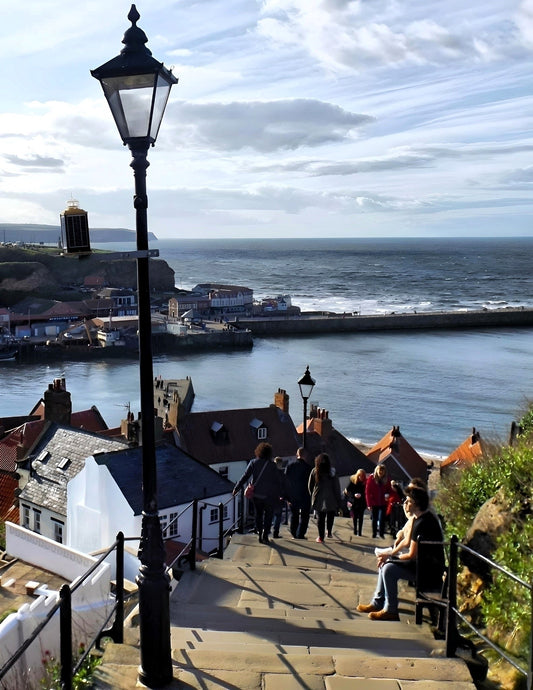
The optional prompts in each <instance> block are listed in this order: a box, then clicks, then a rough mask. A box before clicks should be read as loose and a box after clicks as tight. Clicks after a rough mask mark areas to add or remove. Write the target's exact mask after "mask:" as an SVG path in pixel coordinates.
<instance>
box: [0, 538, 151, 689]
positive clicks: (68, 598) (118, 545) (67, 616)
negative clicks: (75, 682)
mask: <svg viewBox="0 0 533 690" xmlns="http://www.w3.org/2000/svg"><path fill="white" fill-rule="evenodd" d="M133 539H137V537H134V538H133ZM124 541H126V539H125V537H124V535H123V534H122V532H119V533H118V534H117V538H116V540H115V542H114V543H113V544H112V545H111V546H110V547H109V548H108V549H107V551H105V553H103V554H102V555H101V556H100V558H99V559H98V560H97V561H96V562H95V563H93V565H92V566H91V567H90V568H89V569H88V570H87V571H86V572H85V573H84V574H83V575H82V576H81V577H80V578H79V580H77V581H76V583H75V584H74V585H72V586H71V585H67V584H64V585H62V587H61V589H60V590H59V600H58V601H57V602H56V603H55V604H54V605H53V606H52V607H51V609H50V611H49V612H48V614H47V615H46V616H45V617H44V619H43V620H42V621H41V622H40V623H39V625H37V627H36V628H35V630H34V631H33V632H32V634H31V635H30V636H29V637H28V638H27V639H26V640H24V642H23V643H22V644H21V645H20V647H19V648H18V649H17V650H16V651H15V652H14V653H13V654H12V656H11V657H10V659H9V660H8V661H6V663H5V664H4V665H3V666H2V668H0V682H1V681H2V679H3V678H4V677H5V676H6V674H7V673H8V672H9V671H10V670H11V669H12V668H13V666H14V665H15V664H16V663H17V661H18V660H19V659H20V658H21V656H22V655H23V654H24V652H25V651H26V650H27V649H28V648H29V647H30V645H31V644H32V643H33V642H35V640H36V639H37V638H38V637H39V635H40V633H41V632H42V631H43V630H44V628H45V627H46V626H47V625H48V624H49V623H50V621H51V620H52V618H53V617H54V616H55V614H56V613H57V612H58V611H59V635H60V659H59V664H60V682H61V690H72V678H73V676H74V675H75V674H76V673H77V672H78V671H79V669H80V668H81V667H82V665H83V663H84V662H85V660H86V659H87V657H88V656H89V654H90V653H91V651H92V649H93V647H97V648H99V646H100V642H101V640H102V639H103V638H104V637H110V638H111V639H112V640H113V641H114V642H117V643H122V642H123V640H124V601H125V598H126V597H125V595H124ZM113 551H116V578H115V603H114V604H113V607H112V609H111V612H110V613H109V615H108V616H107V617H106V620H105V621H104V623H103V625H102V626H101V627H100V629H99V630H98V631H97V633H96V635H95V636H94V637H93V638H92V639H91V640H90V641H89V642H88V644H87V645H86V647H85V648H84V652H83V654H82V655H81V656H80V657H79V659H77V660H76V665H75V666H74V667H73V654H72V595H73V594H74V592H76V590H77V589H78V588H79V587H80V586H81V585H82V584H83V582H85V580H87V578H88V577H90V576H91V575H92V574H93V573H94V572H95V570H96V569H97V568H98V567H99V566H100V565H101V564H102V563H103V562H104V561H105V559H106V558H107V557H108V556H109V555H110V554H111V553H113ZM113 615H114V621H113V624H112V625H111V627H110V628H106V626H107V625H108V623H109V621H110V620H111V618H112V617H113Z"/></svg>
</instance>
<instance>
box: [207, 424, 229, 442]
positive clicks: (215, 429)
mask: <svg viewBox="0 0 533 690" xmlns="http://www.w3.org/2000/svg"><path fill="white" fill-rule="evenodd" d="M210 431H211V436H212V437H213V440H214V441H215V443H222V442H224V441H227V440H228V430H227V429H226V427H225V426H224V424H222V423H221V422H213V423H212V424H211V429H210Z"/></svg>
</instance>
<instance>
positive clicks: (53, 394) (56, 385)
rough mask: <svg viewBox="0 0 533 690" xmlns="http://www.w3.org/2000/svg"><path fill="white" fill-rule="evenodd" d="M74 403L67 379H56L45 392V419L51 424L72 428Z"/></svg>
mask: <svg viewBox="0 0 533 690" xmlns="http://www.w3.org/2000/svg"><path fill="white" fill-rule="evenodd" d="M71 414H72V402H71V400H70V393H69V392H68V391H67V386H66V382H65V379H64V378H62V379H54V382H53V383H50V384H49V385H48V390H47V391H45V392H44V418H45V419H46V420H47V421H49V422H55V423H56V424H63V425H65V426H70V415H71Z"/></svg>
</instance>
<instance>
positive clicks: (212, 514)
mask: <svg viewBox="0 0 533 690" xmlns="http://www.w3.org/2000/svg"><path fill="white" fill-rule="evenodd" d="M222 519H223V520H227V519H228V506H227V505H226V506H224V508H223V509H222ZM209 522H210V523H213V522H218V508H211V510H210V511H209Z"/></svg>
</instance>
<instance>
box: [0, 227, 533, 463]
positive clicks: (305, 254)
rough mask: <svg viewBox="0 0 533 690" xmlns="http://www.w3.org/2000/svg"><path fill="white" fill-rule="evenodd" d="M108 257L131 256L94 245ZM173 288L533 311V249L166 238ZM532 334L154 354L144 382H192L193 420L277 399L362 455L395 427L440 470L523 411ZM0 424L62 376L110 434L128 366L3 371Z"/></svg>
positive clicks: (378, 338)
mask: <svg viewBox="0 0 533 690" xmlns="http://www.w3.org/2000/svg"><path fill="white" fill-rule="evenodd" d="M101 247H102V248H106V249H112V250H123V251H124V250H126V249H131V248H132V247H131V246H124V245H123V244H121V245H120V246H119V245H110V244H106V245H101ZM150 248H151V249H159V253H160V258H162V259H164V260H165V261H167V263H168V264H169V265H170V266H171V267H172V268H173V269H174V271H175V283H176V286H177V287H181V288H184V289H190V288H192V287H193V286H194V285H196V284H197V283H206V282H214V283H227V284H233V285H243V286H246V287H249V288H252V289H253V291H254V297H255V298H256V299H259V298H263V297H276V296H278V295H289V296H290V298H291V301H292V304H294V305H297V306H300V307H301V308H302V309H303V310H327V311H333V312H337V313H339V312H340V313H343V312H346V313H352V312H359V313H360V314H387V313H397V314H398V313H407V312H414V311H417V312H423V311H431V312H438V311H443V310H445V311H450V310H452V311H453V310H457V311H460V310H470V309H495V308H506V307H521V306H523V307H533V281H532V278H531V276H532V257H533V238H515V237H511V238H455V237H454V238H446V239H436V238H424V239H413V238H409V239H359V238H357V239H356V238H353V239H326V238H320V239H313V238H309V239H218V240H192V239H175V240H160V241H157V242H152V243H151V245H150ZM532 363H533V329H529V328H516V329H514V328H494V329H471V330H428V331H411V332H410V331H405V332H382V333H351V334H346V333H344V334H329V333H324V334H321V335H309V336H298V337H288V338H287V337H283V338H256V339H255V341H254V346H253V348H252V349H250V350H235V351H215V352H198V353H190V352H187V353H181V354H175V355H174V354H173V355H158V356H157V357H155V358H154V375H155V376H158V375H161V376H162V377H163V378H165V379H173V378H185V377H187V376H188V377H190V378H191V379H192V382H193V386H194V390H195V392H196V398H195V402H194V407H193V410H195V411H204V410H216V409H235V408H244V407H264V406H267V405H269V404H270V403H272V402H273V400H274V393H275V392H276V391H277V390H278V388H282V389H284V390H286V391H287V393H288V394H289V396H290V403H289V404H290V413H291V416H292V418H293V420H294V422H295V423H296V424H299V423H300V422H301V419H302V416H303V403H302V399H301V397H300V393H299V389H298V384H297V381H298V379H299V378H300V376H302V374H303V373H304V371H305V369H306V366H309V369H310V372H311V375H312V377H313V378H314V379H315V381H316V385H315V388H314V390H313V393H312V396H311V399H310V403H316V404H317V405H318V406H320V407H321V408H323V409H326V410H328V412H329V416H330V418H331V419H332V422H333V425H334V426H335V428H337V429H338V430H339V431H340V432H341V433H343V434H344V435H345V436H347V437H348V438H350V439H352V440H354V441H356V442H360V443H365V444H373V443H375V442H376V441H377V440H379V439H380V438H381V437H382V436H383V435H384V434H385V433H386V432H387V431H388V430H389V429H391V427H392V426H393V425H397V426H399V427H400V431H401V433H402V435H403V436H404V437H405V438H406V439H407V440H408V441H409V442H410V443H411V445H412V446H413V447H414V448H415V449H416V450H417V451H419V452H420V453H423V454H425V455H428V456H434V457H435V458H440V457H446V456H447V455H449V454H450V453H451V452H452V451H453V450H454V449H455V448H456V447H457V446H458V445H459V444H460V443H462V441H463V440H465V439H466V438H467V437H468V436H469V434H470V433H471V432H472V428H473V427H475V428H476V429H477V430H478V431H479V432H480V433H481V436H482V437H483V438H485V439H487V440H495V441H505V440H507V438H508V435H509V429H510V425H511V422H512V421H513V420H517V419H518V418H519V417H520V415H521V414H522V413H523V412H524V410H525V409H526V406H527V405H528V403H529V401H530V400H533V366H532ZM0 376H1V381H2V391H1V393H0V416H7V415H15V414H21V415H22V414H27V413H29V412H30V410H31V409H32V408H33V407H34V405H35V404H36V403H37V402H38V400H39V399H40V397H41V396H42V395H43V393H44V391H45V390H46V388H47V387H48V384H49V383H51V382H52V380H53V379H54V378H57V377H65V378H66V382H67V388H68V390H69V391H70V392H71V395H72V405H73V409H74V410H81V409H86V408H88V407H89V406H91V405H95V406H96V407H97V408H98V409H99V411H100V412H101V414H102V415H103V417H104V419H105V420H106V422H107V424H108V425H109V426H110V427H111V426H116V425H118V423H119V422H120V419H121V418H123V417H124V416H125V413H126V410H128V409H131V411H133V412H134V413H137V411H138V409H139V371H138V362H137V360H136V359H134V358H133V359H125V360H116V359H113V360H111V361H108V362H102V361H98V362H46V363H43V364H31V365H27V364H21V363H18V362H13V363H2V364H1V368H0Z"/></svg>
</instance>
